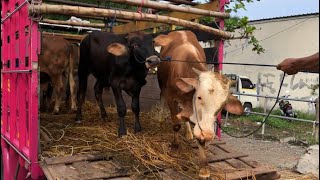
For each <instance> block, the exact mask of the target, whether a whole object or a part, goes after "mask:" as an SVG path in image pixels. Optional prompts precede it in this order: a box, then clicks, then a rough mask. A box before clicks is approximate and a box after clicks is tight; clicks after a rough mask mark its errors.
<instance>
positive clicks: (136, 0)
mask: <svg viewBox="0 0 320 180" xmlns="http://www.w3.org/2000/svg"><path fill="white" fill-rule="evenodd" d="M110 1H112V2H114V3H124V4H129V5H134V6H140V5H141V6H143V7H147V8H153V9H161V10H169V11H176V12H183V13H191V14H198V15H204V16H213V17H219V18H230V15H229V14H228V13H221V12H215V11H209V10H204V9H197V8H193V7H182V6H177V5H172V4H166V3H160V2H156V1H149V0H146V1H145V2H144V3H141V0H110Z"/></svg>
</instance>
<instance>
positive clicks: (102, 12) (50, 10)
mask: <svg viewBox="0 0 320 180" xmlns="http://www.w3.org/2000/svg"><path fill="white" fill-rule="evenodd" d="M29 12H30V13H31V14H60V15H80V16H104V17H114V16H116V17H120V18H122V19H132V20H140V21H151V22H159V23H164V24H173V25H177V26H183V27H189V28H193V29H199V30H202V31H205V32H209V33H211V34H213V35H216V36H219V37H222V38H225V39H229V38H231V37H232V35H231V34H230V33H229V32H226V31H223V30H220V29H215V28H211V27H208V26H204V25H202V24H197V23H194V22H191V21H186V20H183V19H179V18H173V17H168V16H162V15H154V14H146V13H134V12H126V11H118V10H111V9H100V8H89V7H80V6H68V5H50V4H44V3H43V4H41V5H31V6H29Z"/></svg>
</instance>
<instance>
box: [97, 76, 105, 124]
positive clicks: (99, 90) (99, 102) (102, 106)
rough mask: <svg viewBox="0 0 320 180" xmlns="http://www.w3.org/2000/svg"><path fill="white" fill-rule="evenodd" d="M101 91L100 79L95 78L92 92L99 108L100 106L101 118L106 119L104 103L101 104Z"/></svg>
mask: <svg viewBox="0 0 320 180" xmlns="http://www.w3.org/2000/svg"><path fill="white" fill-rule="evenodd" d="M102 92H103V85H102V83H101V80H97V82H96V84H95V85H94V93H95V96H96V100H97V102H98V105H99V108H100V113H101V118H102V119H103V120H106V118H107V112H106V110H105V108H104V105H103V100H102Z"/></svg>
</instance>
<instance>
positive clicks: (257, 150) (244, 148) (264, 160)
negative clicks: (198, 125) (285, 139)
mask: <svg viewBox="0 0 320 180" xmlns="http://www.w3.org/2000/svg"><path fill="white" fill-rule="evenodd" d="M221 140H224V141H226V142H227V144H228V145H229V146H231V147H233V148H234V149H236V150H237V151H240V152H243V153H246V154H249V157H250V158H251V159H254V160H255V161H257V162H259V163H260V164H264V165H271V166H273V167H275V168H277V169H278V170H279V173H280V174H281V179H283V180H289V179H290V180H300V179H318V178H316V177H314V176H313V175H311V174H307V175H301V174H299V173H296V172H294V168H295V166H296V164H297V163H298V161H299V159H300V157H301V156H302V155H303V154H304V153H305V152H306V149H307V148H306V147H301V146H293V145H290V144H288V143H280V142H279V141H265V140H257V139H252V138H241V139H240V138H233V137H230V136H228V135H226V134H223V133H222V139H221Z"/></svg>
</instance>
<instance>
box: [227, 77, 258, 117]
mask: <svg viewBox="0 0 320 180" xmlns="http://www.w3.org/2000/svg"><path fill="white" fill-rule="evenodd" d="M226 76H228V77H229V78H230V79H231V80H233V81H235V82H236V83H234V84H233V86H232V88H231V91H232V93H233V95H234V96H236V97H237V98H238V99H239V100H240V101H241V103H242V105H243V107H244V111H245V113H246V115H249V114H250V112H251V111H252V109H253V108H256V107H257V106H258V101H257V97H255V96H254V95H257V90H256V85H255V84H254V83H252V81H251V80H250V78H249V77H246V76H239V75H237V74H226ZM247 95H250V96H247ZM251 95H253V96H251Z"/></svg>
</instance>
